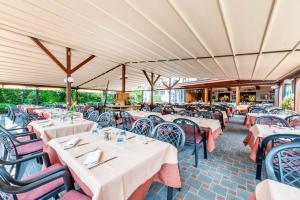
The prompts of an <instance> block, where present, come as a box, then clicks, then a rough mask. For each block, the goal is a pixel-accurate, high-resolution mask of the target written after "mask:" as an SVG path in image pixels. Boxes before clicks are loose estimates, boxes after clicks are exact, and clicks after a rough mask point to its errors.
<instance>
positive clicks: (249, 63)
mask: <svg viewBox="0 0 300 200" xmlns="http://www.w3.org/2000/svg"><path fill="white" fill-rule="evenodd" d="M256 57H257V56H256V55H247V56H237V57H236V59H237V63H238V66H239V75H240V78H241V79H246V80H250V79H251V74H252V71H253V68H254V64H255V60H256Z"/></svg>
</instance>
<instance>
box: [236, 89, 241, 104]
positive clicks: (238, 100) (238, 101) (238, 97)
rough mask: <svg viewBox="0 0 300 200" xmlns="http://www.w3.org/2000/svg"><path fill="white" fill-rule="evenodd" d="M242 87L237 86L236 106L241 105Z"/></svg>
mask: <svg viewBox="0 0 300 200" xmlns="http://www.w3.org/2000/svg"><path fill="white" fill-rule="evenodd" d="M240 100H241V99H240V87H239V86H237V87H236V89H235V103H236V105H237V106H238V105H240Z"/></svg>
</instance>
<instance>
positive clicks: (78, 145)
mask: <svg viewBox="0 0 300 200" xmlns="http://www.w3.org/2000/svg"><path fill="white" fill-rule="evenodd" d="M87 144H90V143H89V142H87V143H82V144H77V145H74V146H72V147H68V148H65V149H64V150H68V149H72V148H75V147H80V146H83V145H87Z"/></svg>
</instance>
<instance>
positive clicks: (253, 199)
mask: <svg viewBox="0 0 300 200" xmlns="http://www.w3.org/2000/svg"><path fill="white" fill-rule="evenodd" d="M248 200H256V193H255V191H254V192H252V193H251V195H250V196H249V197H248Z"/></svg>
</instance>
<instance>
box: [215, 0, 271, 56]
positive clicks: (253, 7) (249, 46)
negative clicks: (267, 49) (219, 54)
mask: <svg viewBox="0 0 300 200" xmlns="http://www.w3.org/2000/svg"><path fill="white" fill-rule="evenodd" d="M220 2H221V5H222V8H223V10H224V16H225V20H226V22H227V24H228V29H229V33H230V35H231V37H232V41H233V46H234V48H235V51H236V53H253V52H258V51H259V47H260V43H261V40H262V37H263V33H264V29H265V26H266V22H267V19H268V15H269V11H270V8H271V5H272V0H264V1H261V0H244V1H241V0H230V1H220Z"/></svg>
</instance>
